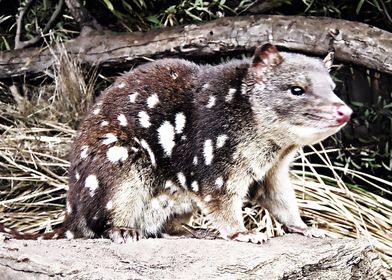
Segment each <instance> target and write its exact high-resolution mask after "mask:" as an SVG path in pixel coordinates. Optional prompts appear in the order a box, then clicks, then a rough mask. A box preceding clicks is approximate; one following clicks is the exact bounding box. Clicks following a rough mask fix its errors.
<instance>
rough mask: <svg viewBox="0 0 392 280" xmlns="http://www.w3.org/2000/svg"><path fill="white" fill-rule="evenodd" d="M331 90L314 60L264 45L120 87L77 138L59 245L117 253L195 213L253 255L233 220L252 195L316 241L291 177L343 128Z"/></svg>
mask: <svg viewBox="0 0 392 280" xmlns="http://www.w3.org/2000/svg"><path fill="white" fill-rule="evenodd" d="M334 87H335V85H334V82H333V81H332V79H331V77H330V75H329V74H328V70H327V68H326V66H325V65H324V63H323V62H322V61H321V60H319V59H315V58H310V57H307V56H304V55H300V54H293V53H286V52H278V50H277V49H276V47H274V46H273V45H271V44H266V45H263V46H260V47H258V48H256V50H255V53H254V56H253V58H252V59H244V60H233V61H230V62H228V63H224V64H220V65H217V66H211V65H197V64H194V63H192V62H189V61H186V60H181V59H162V60H157V61H155V62H151V63H147V64H144V65H141V66H139V67H137V68H136V69H134V70H132V71H130V72H129V73H126V74H124V75H122V76H121V77H119V78H118V79H117V80H116V81H115V83H114V84H113V85H112V86H110V87H109V88H108V89H106V90H105V91H104V92H103V94H102V95H101V96H100V97H99V99H98V100H97V102H96V104H95V105H94V106H93V107H92V109H91V111H90V112H89V114H88V115H87V117H86V118H85V120H84V121H83V122H82V123H81V125H80V128H79V130H78V132H77V135H76V138H75V141H74V144H73V146H72V152H71V166H70V169H69V191H68V195H67V203H66V216H65V221H64V229H63V231H62V234H64V235H65V236H66V237H67V238H79V237H86V238H94V237H108V238H111V239H112V240H113V241H116V242H120V243H122V242H127V241H131V240H137V239H140V238H142V237H157V236H165V235H183V234H186V233H187V232H189V229H187V228H184V227H182V226H181V223H182V221H184V220H186V218H188V217H190V215H192V213H193V212H194V211H195V210H196V209H198V208H200V209H201V210H202V212H203V213H205V214H206V215H207V216H208V218H209V219H210V220H211V222H212V224H213V226H214V227H215V228H216V229H217V230H218V231H219V233H220V235H221V236H222V237H223V238H226V239H231V240H237V241H244V242H254V243H261V242H263V241H264V240H266V236H265V235H264V234H262V233H258V232H253V231H249V230H247V229H246V228H245V226H244V223H243V218H242V215H241V212H242V211H241V207H242V205H243V202H244V200H245V199H246V198H247V195H248V192H249V190H250V188H255V186H259V187H258V189H256V190H254V189H253V190H252V192H253V193H254V194H255V197H254V200H256V201H257V202H258V203H259V204H261V205H262V206H264V207H265V208H267V209H268V210H269V211H270V213H271V214H272V215H274V216H275V218H276V219H277V220H278V221H280V222H281V223H282V224H283V225H284V228H285V229H286V231H288V232H297V233H301V234H304V235H306V236H315V237H320V236H322V235H323V233H322V231H320V230H316V229H314V228H309V227H307V226H306V224H305V223H304V222H303V221H302V219H301V217H300V215H299V210H298V206H297V203H296V198H295V194H294V190H293V188H292V186H291V183H290V179H289V165H290V162H291V161H292V159H293V156H294V155H295V153H296V152H297V151H298V149H299V148H301V147H302V146H304V145H309V144H313V143H316V142H318V141H320V140H322V139H324V138H326V137H328V136H330V135H332V134H334V133H336V132H337V131H339V130H340V129H341V128H342V127H343V126H344V125H345V124H346V123H347V121H348V120H349V119H350V116H351V113H352V110H351V109H350V108H349V107H348V106H347V105H345V104H344V102H343V101H342V100H340V99H339V98H338V97H337V96H336V95H335V94H334V92H333V90H334ZM257 182H261V184H255V183H257ZM53 236H54V235H53V234H52V235H51V236H50V237H53ZM53 238H54V237H53Z"/></svg>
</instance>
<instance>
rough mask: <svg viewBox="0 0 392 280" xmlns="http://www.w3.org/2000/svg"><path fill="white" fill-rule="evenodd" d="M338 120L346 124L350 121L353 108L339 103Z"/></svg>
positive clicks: (339, 122)
mask: <svg viewBox="0 0 392 280" xmlns="http://www.w3.org/2000/svg"><path fill="white" fill-rule="evenodd" d="M336 109H337V110H336V113H337V116H336V121H337V122H338V124H344V123H346V122H348V120H349V119H350V117H351V115H352V113H353V110H351V108H350V107H348V106H347V105H345V104H339V105H337V106H336Z"/></svg>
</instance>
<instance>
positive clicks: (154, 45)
mask: <svg viewBox="0 0 392 280" xmlns="http://www.w3.org/2000/svg"><path fill="white" fill-rule="evenodd" d="M331 32H332V33H333V34H335V35H334V37H333V40H332V37H331ZM265 42H271V43H274V44H276V45H278V46H282V47H285V48H287V49H289V50H292V51H300V52H304V53H308V54H312V55H325V54H327V52H328V51H329V50H330V47H331V46H332V47H334V48H335V58H336V59H338V60H340V61H344V62H351V63H354V64H357V65H361V66H365V67H369V68H371V69H375V70H378V71H381V72H385V73H389V74H392V56H391V55H390V54H391V53H392V33H390V32H387V31H384V30H381V29H379V28H376V27H373V26H370V25H367V24H364V23H359V22H350V21H347V20H340V19H332V18H315V17H302V16H277V15H272V16H264V15H259V16H243V17H227V18H220V19H217V20H214V21H210V22H203V23H199V24H190V25H185V26H176V27H173V28H163V29H153V30H150V31H148V32H134V33H117V34H116V33H106V34H103V35H99V34H97V35H90V36H79V37H77V38H76V39H74V40H70V41H67V42H65V43H64V44H62V45H63V46H64V48H65V50H66V51H67V53H69V54H70V55H71V56H73V57H77V58H78V59H79V60H80V61H81V62H82V63H84V64H86V65H88V66H93V65H97V66H100V67H119V66H121V67H131V66H133V65H134V64H135V63H137V62H140V60H143V59H145V58H160V57H169V56H171V57H172V56H178V57H191V58H200V57H208V56H214V55H216V54H217V53H219V54H223V53H229V52H233V51H250V50H251V49H253V48H254V47H255V46H256V45H258V44H261V43H265ZM59 45H61V44H60V43H59V44H58V45H55V46H51V47H50V48H45V49H39V48H32V49H21V50H13V51H7V52H3V53H1V54H0V79H4V78H10V77H15V76H21V75H30V74H36V73H39V72H42V71H45V69H47V68H48V67H50V66H51V65H52V64H53V62H54V61H55V60H56V57H55V55H54V54H58V53H59V50H58V46H59Z"/></svg>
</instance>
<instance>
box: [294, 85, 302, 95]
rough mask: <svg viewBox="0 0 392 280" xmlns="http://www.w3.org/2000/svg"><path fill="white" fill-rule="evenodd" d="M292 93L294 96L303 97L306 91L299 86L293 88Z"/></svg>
mask: <svg viewBox="0 0 392 280" xmlns="http://www.w3.org/2000/svg"><path fill="white" fill-rule="evenodd" d="M290 92H291V93H292V94H294V95H302V94H304V93H305V90H304V89H303V88H301V87H298V86H293V87H291V88H290Z"/></svg>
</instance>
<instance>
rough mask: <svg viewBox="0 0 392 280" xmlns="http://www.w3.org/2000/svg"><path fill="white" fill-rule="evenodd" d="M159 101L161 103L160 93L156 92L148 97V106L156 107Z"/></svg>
mask: <svg viewBox="0 0 392 280" xmlns="http://www.w3.org/2000/svg"><path fill="white" fill-rule="evenodd" d="M158 103H159V98H158V95H157V94H156V93H154V94H153V95H151V96H150V97H149V98H147V106H148V108H154V107H155V106H156V105H157V104H158Z"/></svg>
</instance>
